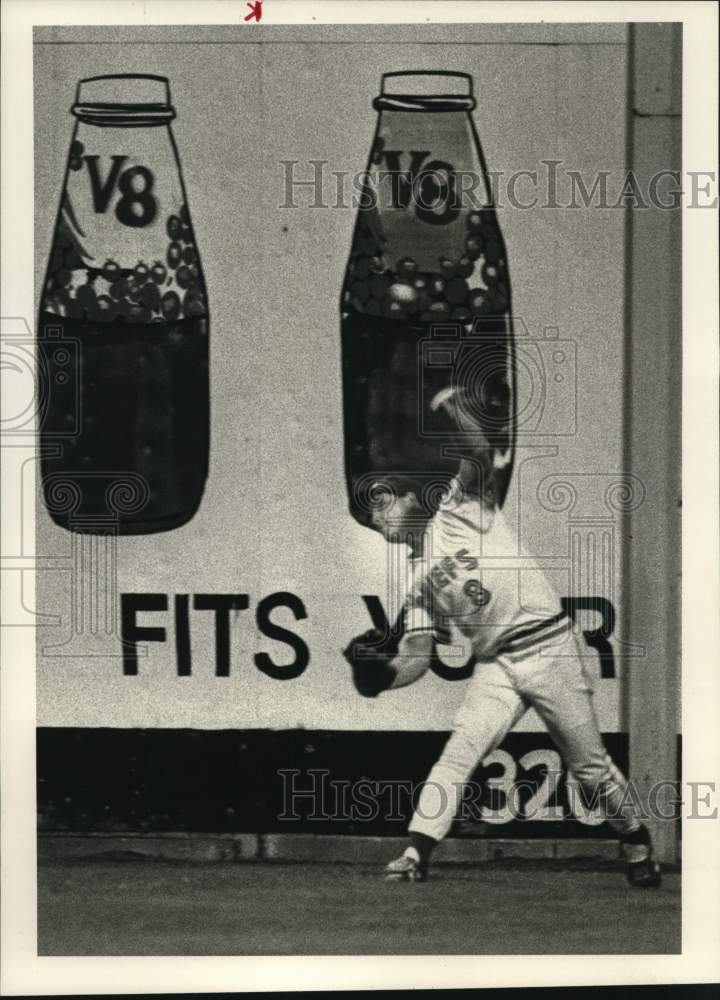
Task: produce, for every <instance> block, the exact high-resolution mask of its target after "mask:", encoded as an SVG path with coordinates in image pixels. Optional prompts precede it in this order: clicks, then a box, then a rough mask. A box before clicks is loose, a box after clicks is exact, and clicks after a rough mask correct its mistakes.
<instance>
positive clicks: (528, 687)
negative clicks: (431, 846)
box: [398, 499, 639, 840]
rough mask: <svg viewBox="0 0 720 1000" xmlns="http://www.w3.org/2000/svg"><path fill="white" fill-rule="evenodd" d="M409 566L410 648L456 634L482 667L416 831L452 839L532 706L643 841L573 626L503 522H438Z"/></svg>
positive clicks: (467, 503) (569, 761)
mask: <svg viewBox="0 0 720 1000" xmlns="http://www.w3.org/2000/svg"><path fill="white" fill-rule="evenodd" d="M411 566H412V572H413V574H414V578H415V580H416V581H417V582H416V583H415V585H414V586H413V587H412V590H411V593H410V596H409V598H408V600H407V602H406V608H405V619H406V634H407V635H408V637H410V636H412V635H413V633H418V632H428V631H429V632H432V634H433V635H434V637H435V638H436V640H437V641H438V642H441V643H442V642H448V641H449V640H450V639H451V637H452V633H453V630H455V629H457V630H458V631H459V632H460V633H461V634H462V635H464V636H466V637H468V638H469V639H470V640H471V642H472V648H473V654H474V656H475V658H476V660H477V661H478V663H477V666H476V667H475V670H474V673H473V676H472V678H471V679H470V681H469V683H468V688H467V692H466V695H465V699H464V701H463V704H462V706H461V708H460V710H459V712H458V714H457V716H456V719H455V722H454V726H453V733H452V734H451V736H450V738H449V740H448V742H447V744H446V745H445V748H444V750H443V753H442V755H441V757H440V759H439V760H438V762H437V764H436V765H435V766H434V768H433V769H432V771H431V773H430V775H429V777H428V781H427V783H426V784H425V786H424V788H423V791H422V793H421V796H420V799H419V801H418V805H417V809H416V812H415V814H414V816H413V818H412V821H411V823H410V830H411V831H417V832H419V833H424V834H426V835H428V836H430V837H433V838H434V839H435V840H440V839H441V838H442V837H444V836H445V835H446V834H447V832H448V830H449V829H450V826H451V824H452V821H453V818H454V816H455V815H456V812H457V809H458V806H459V803H460V800H461V796H462V790H463V786H464V784H465V783H466V782H467V781H468V780H469V778H470V776H471V775H472V773H473V771H474V770H475V768H476V767H477V765H478V764H479V763H480V762H481V761H482V760H484V759H485V758H486V757H487V755H488V754H489V753H490V752H491V751H492V750H493V749H495V747H497V746H498V744H499V743H501V741H502V740H503V738H504V737H505V735H506V734H507V732H508V731H509V730H510V729H511V728H512V727H513V726H514V725H515V724H516V723H517V722H518V720H519V719H520V718H521V716H522V715H524V713H525V712H526V711H527V709H528V708H529V707H531V706H532V707H533V708H534V709H535V710H536V711H537V713H538V714H539V715H540V717H541V718H542V720H543V721H544V723H545V725H546V726H547V729H548V731H549V732H550V735H551V736H552V738H553V740H554V742H555V743H556V745H557V747H558V749H559V750H560V752H561V754H562V755H563V757H564V760H565V764H566V766H567V768H568V769H569V770H570V771H571V772H572V774H573V775H574V777H575V779H576V780H577V782H578V784H579V785H580V786H581V788H582V789H583V790H584V791H585V793H586V795H587V796H588V798H589V800H590V801H595V802H597V803H598V805H599V807H600V808H601V809H602V810H603V811H604V813H605V816H606V818H607V819H608V820H609V822H610V823H611V824H612V825H613V826H614V827H615V828H616V829H617V830H618V832H620V833H626V834H627V833H631V832H632V831H634V830H636V829H637V828H638V826H639V821H638V819H637V816H636V813H635V810H634V809H633V808H632V804H631V803H628V802H627V801H626V800H627V796H626V781H625V778H624V777H623V775H622V774H621V773H620V772H619V770H618V769H617V768H616V767H615V766H614V765H613V763H612V762H611V760H610V758H609V756H608V754H607V752H606V750H605V747H604V745H603V742H602V737H601V735H600V732H599V729H598V724H597V720H596V717H595V712H594V710H593V705H592V682H591V680H590V677H589V675H588V674H587V672H586V671H585V669H584V666H583V662H582V659H581V656H580V650H579V647H578V645H577V639H576V637H575V635H574V634H573V631H572V625H571V622H570V620H569V618H568V616H567V615H566V614H565V612H564V610H563V608H562V606H561V603H560V600H559V597H558V595H557V593H556V592H555V590H554V588H553V587H552V585H551V584H550V582H549V581H548V579H547V577H546V576H545V575H544V574H543V572H542V571H541V570H540V568H539V567H538V565H537V563H535V562H534V561H533V560H532V559H522V561H521V557H520V554H519V553H518V544H517V540H516V538H515V537H514V536H513V534H512V532H511V531H510V530H509V528H508V526H507V523H506V521H505V518H504V517H503V515H502V514H501V513H500V512H490V511H487V510H486V509H485V508H483V506H482V505H481V503H480V501H479V500H474V499H464V500H462V501H461V502H460V503H459V504H458V505H457V506H455V507H454V508H449V507H448V508H447V509H441V510H439V511H438V512H437V513H436V514H435V516H434V517H433V519H432V521H431V522H430V525H429V527H428V533H427V536H426V552H425V554H424V555H423V556H422V557H421V558H420V559H413V560H411ZM408 648H410V647H408ZM398 662H399V663H400V664H401V663H402V656H401V657H400V659H399V661H398ZM415 676H417V674H415ZM400 684H402V678H401V677H400ZM398 686H399V685H398ZM438 801H439V803H440V808H438Z"/></svg>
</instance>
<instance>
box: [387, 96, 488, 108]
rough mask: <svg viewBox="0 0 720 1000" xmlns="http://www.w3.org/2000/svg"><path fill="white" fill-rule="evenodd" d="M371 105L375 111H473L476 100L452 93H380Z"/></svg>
mask: <svg viewBox="0 0 720 1000" xmlns="http://www.w3.org/2000/svg"><path fill="white" fill-rule="evenodd" d="M373 107H374V108H375V110H376V111H425V112H427V111H473V110H474V108H475V107H476V102H475V98H474V97H470V96H456V95H452V94H437V95H435V96H424V95H419V96H413V95H410V94H380V95H379V96H378V97H376V98H375V100H374V101H373Z"/></svg>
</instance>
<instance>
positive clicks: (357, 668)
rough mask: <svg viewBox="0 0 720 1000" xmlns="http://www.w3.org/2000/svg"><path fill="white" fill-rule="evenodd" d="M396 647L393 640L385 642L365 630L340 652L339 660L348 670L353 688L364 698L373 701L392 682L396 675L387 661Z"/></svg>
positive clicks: (373, 631)
mask: <svg viewBox="0 0 720 1000" xmlns="http://www.w3.org/2000/svg"><path fill="white" fill-rule="evenodd" d="M397 647H398V640H397V638H388V637H387V636H386V635H385V634H384V633H383V632H381V631H380V630H379V629H376V628H369V629H368V630H367V632H363V633H362V635H358V636H356V637H355V638H354V639H353V640H352V641H351V642H350V643H349V644H348V646H347V647H346V648H345V649H344V650H343V656H344V657H345V659H346V660H347V661H348V663H349V664H350V666H351V667H352V676H353V684H354V685H355V687H356V689H357V691H358V693H359V694H361V695H362V696H363V697H364V698H377V696H378V695H379V694H380V692H381V691H386V690H387V689H388V688H389V687H390V685H391V684H392V682H393V681H394V680H395V676H396V674H397V671H396V670H395V668H394V667H391V666H390V661H391V660H392V658H393V657H394V656H395V654H396V653H397ZM363 653H364V655H363Z"/></svg>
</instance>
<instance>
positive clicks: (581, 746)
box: [510, 635, 661, 887]
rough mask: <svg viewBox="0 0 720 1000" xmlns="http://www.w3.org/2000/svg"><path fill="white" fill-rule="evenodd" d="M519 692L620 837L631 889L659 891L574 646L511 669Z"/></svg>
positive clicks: (644, 835) (647, 842)
mask: <svg viewBox="0 0 720 1000" xmlns="http://www.w3.org/2000/svg"><path fill="white" fill-rule="evenodd" d="M510 670H511V672H512V673H513V674H514V676H515V677H516V679H517V683H518V687H519V689H520V690H521V691H522V693H523V694H524V695H525V697H526V698H527V699H528V701H529V702H530V704H531V705H532V706H533V708H535V710H536V711H537V712H538V714H539V715H540V716H541V718H542V719H543V721H544V723H545V725H546V726H547V728H548V731H549V733H550V735H551V736H552V738H553V740H554V741H555V743H556V745H557V747H558V749H559V751H560V753H561V754H562V756H563V759H564V761H565V764H566V766H567V768H568V770H569V771H570V772H571V773H572V774H573V776H574V778H575V780H576V781H577V783H578V785H579V786H580V789H581V791H582V793H583V794H584V796H585V799H586V801H587V803H588V804H593V805H596V806H597V807H598V808H599V809H600V810H601V812H602V813H603V815H604V817H605V819H606V820H607V822H608V823H609V825H610V826H611V827H612V828H613V829H614V830H615V831H616V833H617V834H618V837H619V839H620V842H621V843H622V845H623V849H624V853H625V856H626V859H627V862H628V879H629V881H630V883H631V884H632V885H635V886H641V887H657V886H659V885H660V880H661V877H660V866H659V865H658V864H657V862H656V861H655V860H654V858H653V848H652V839H651V837H650V832H649V830H648V829H647V827H646V826H645V825H644V823H643V822H642V821H641V818H640V816H639V815H638V808H637V804H636V802H635V801H634V800H633V799H632V798H631V796H630V795H629V789H628V783H627V779H626V778H625V776H624V775H623V774H622V772H621V771H620V769H619V768H618V767H617V766H616V765H615V764H614V763H613V761H612V760H611V758H610V756H609V754H608V752H607V750H606V748H605V745H604V743H603V740H602V736H601V734H600V729H599V727H598V723H597V717H596V715H595V710H594V706H593V702H592V683H591V681H590V679H589V677H588V676H587V674H586V672H585V670H584V668H583V665H582V659H581V657H580V652H579V649H578V647H577V643H576V640H575V639H574V637H573V636H572V635H571V636H569V638H568V640H567V641H566V642H565V643H564V644H563V645H562V646H560V647H558V648H554V649H552V648H551V649H548V648H545V649H544V650H541V651H539V652H538V653H536V654H535V655H534V656H532V657H529V658H526V659H525V660H522V659H519V660H518V661H516V662H514V663H512V665H511V667H510Z"/></svg>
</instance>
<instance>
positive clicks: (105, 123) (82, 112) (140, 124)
mask: <svg viewBox="0 0 720 1000" xmlns="http://www.w3.org/2000/svg"><path fill="white" fill-rule="evenodd" d="M71 110H72V113H73V114H74V115H75V117H76V118H78V119H79V120H80V121H81V122H85V123H86V124H88V125H99V126H101V127H106V128H107V127H111V128H148V127H150V128H152V127H153V126H159V125H167V124H168V123H169V122H171V121H172V120H173V118H174V117H175V108H174V107H173V106H172V105H171V104H79V103H77V104H73V106H72V109H71Z"/></svg>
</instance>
